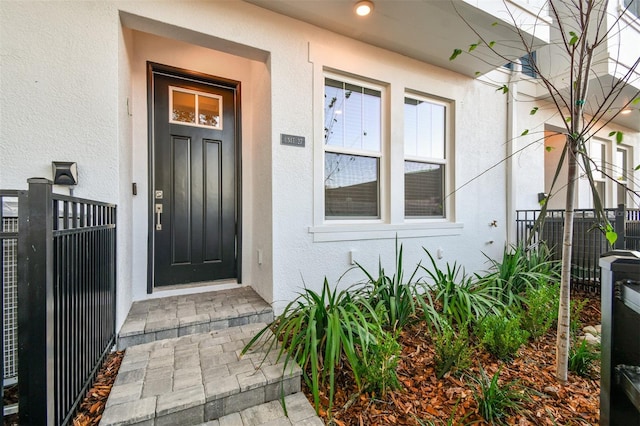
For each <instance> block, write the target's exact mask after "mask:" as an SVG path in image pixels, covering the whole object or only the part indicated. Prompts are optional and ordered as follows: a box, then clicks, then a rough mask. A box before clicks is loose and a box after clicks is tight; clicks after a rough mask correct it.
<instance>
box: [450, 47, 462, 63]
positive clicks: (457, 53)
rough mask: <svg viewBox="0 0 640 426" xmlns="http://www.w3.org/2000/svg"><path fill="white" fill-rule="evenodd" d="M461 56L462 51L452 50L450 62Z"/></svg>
mask: <svg viewBox="0 0 640 426" xmlns="http://www.w3.org/2000/svg"><path fill="white" fill-rule="evenodd" d="M461 54H462V50H460V49H453V53H452V54H451V56H450V57H449V60H450V61H453V60H454V59H455V58H457V57H458V56H460V55H461Z"/></svg>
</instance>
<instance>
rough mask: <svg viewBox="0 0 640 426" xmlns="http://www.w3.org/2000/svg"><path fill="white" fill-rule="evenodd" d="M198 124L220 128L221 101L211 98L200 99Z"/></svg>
mask: <svg viewBox="0 0 640 426" xmlns="http://www.w3.org/2000/svg"><path fill="white" fill-rule="evenodd" d="M198 123H199V124H202V125H204V126H211V127H220V99H219V98H211V97H209V96H199V97H198Z"/></svg>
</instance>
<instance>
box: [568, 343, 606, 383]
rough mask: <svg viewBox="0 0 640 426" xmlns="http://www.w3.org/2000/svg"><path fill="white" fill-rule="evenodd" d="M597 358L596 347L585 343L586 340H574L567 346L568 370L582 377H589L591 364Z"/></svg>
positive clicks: (597, 350) (598, 357)
mask: <svg viewBox="0 0 640 426" xmlns="http://www.w3.org/2000/svg"><path fill="white" fill-rule="evenodd" d="M598 359H600V351H599V348H598V347H596V346H594V345H591V344H589V343H587V341H586V340H582V341H580V342H577V341H575V342H574V343H573V345H571V348H569V371H573V372H574V373H576V374H577V375H579V376H582V377H589V376H590V374H591V373H592V371H593V364H594V362H595V361H596V360H598Z"/></svg>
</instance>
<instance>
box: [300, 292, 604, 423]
mask: <svg viewBox="0 0 640 426" xmlns="http://www.w3.org/2000/svg"><path fill="white" fill-rule="evenodd" d="M574 298H584V296H574ZM581 322H582V324H583V326H586V325H596V324H599V323H600V300H599V299H597V298H595V299H594V298H593V296H591V298H589V301H588V303H587V305H586V307H585V308H584V310H583V312H582V314H581ZM555 337H556V333H555V329H554V330H552V331H550V332H549V333H547V335H545V336H543V338H541V339H540V340H539V341H536V342H533V343H529V344H528V345H527V346H526V347H523V348H521V349H520V351H519V353H518V357H517V358H515V359H514V360H513V361H511V362H508V363H505V362H502V361H498V360H496V359H495V358H494V357H493V356H492V355H490V354H488V353H486V352H485V351H484V350H483V349H481V348H478V349H477V350H476V351H475V352H474V360H473V363H474V366H473V367H471V368H470V369H468V370H466V371H465V372H464V373H462V374H461V375H451V374H447V375H445V377H444V378H442V379H440V380H438V379H437V378H436V374H435V367H434V363H433V357H434V349H433V345H432V342H431V339H430V338H429V334H428V331H427V330H426V329H425V327H424V325H423V324H416V325H414V326H412V327H410V328H408V329H406V330H404V331H403V332H402V334H401V336H400V342H401V344H402V347H403V350H402V359H401V362H400V365H399V368H398V376H399V378H400V381H401V383H402V386H403V389H400V390H397V391H393V392H389V393H388V394H387V395H386V396H384V397H380V396H376V395H370V394H358V392H357V389H356V387H355V385H354V381H353V378H352V377H351V376H350V375H349V374H348V373H346V372H344V371H343V372H341V373H340V375H339V376H338V377H337V378H336V381H337V383H338V384H337V387H336V402H335V405H334V410H333V413H332V420H331V421H332V422H333V423H334V424H337V425H339V426H342V425H358V426H360V425H363V426H364V425H392V424H402V425H427V424H435V425H438V424H443V425H448V424H451V425H468V424H486V422H485V421H484V420H483V419H482V417H481V416H480V415H479V414H478V407H477V404H476V402H475V400H474V397H473V394H474V390H475V388H474V381H473V380H472V379H471V378H470V376H469V375H470V374H471V375H474V376H475V377H478V376H480V369H479V365H480V364H481V365H482V367H483V368H484V370H485V372H486V374H487V376H489V377H491V376H492V375H493V374H494V373H495V372H496V371H497V370H498V369H501V373H500V378H501V382H503V383H504V382H508V381H513V380H515V381H518V382H519V383H520V384H521V385H524V386H526V387H528V388H530V389H531V390H532V391H531V392H530V395H531V401H530V402H528V403H526V404H525V409H524V411H523V412H522V413H521V414H516V415H513V416H512V417H510V418H507V419H505V422H506V423H507V424H511V425H597V424H598V422H599V405H600V401H599V398H600V371H599V369H600V366H599V363H597V362H596V363H594V368H593V371H592V374H591V377H589V378H583V377H580V376H578V375H576V374H574V373H572V372H569V379H568V381H567V383H565V384H560V383H559V382H558V381H557V380H556V378H555V365H554V359H555V344H556V343H555ZM305 393H306V394H307V398H308V399H309V401H313V399H312V397H311V394H310V392H309V391H308V389H307V390H305ZM325 402H327V400H326V399H325ZM321 414H322V417H323V419H324V420H325V422H326V423H328V424H330V420H329V416H328V413H327V412H325V411H323V412H322V413H321Z"/></svg>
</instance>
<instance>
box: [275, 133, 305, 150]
mask: <svg viewBox="0 0 640 426" xmlns="http://www.w3.org/2000/svg"><path fill="white" fill-rule="evenodd" d="M280 145H290V146H299V147H304V136H293V135H285V134H284V133H280Z"/></svg>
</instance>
